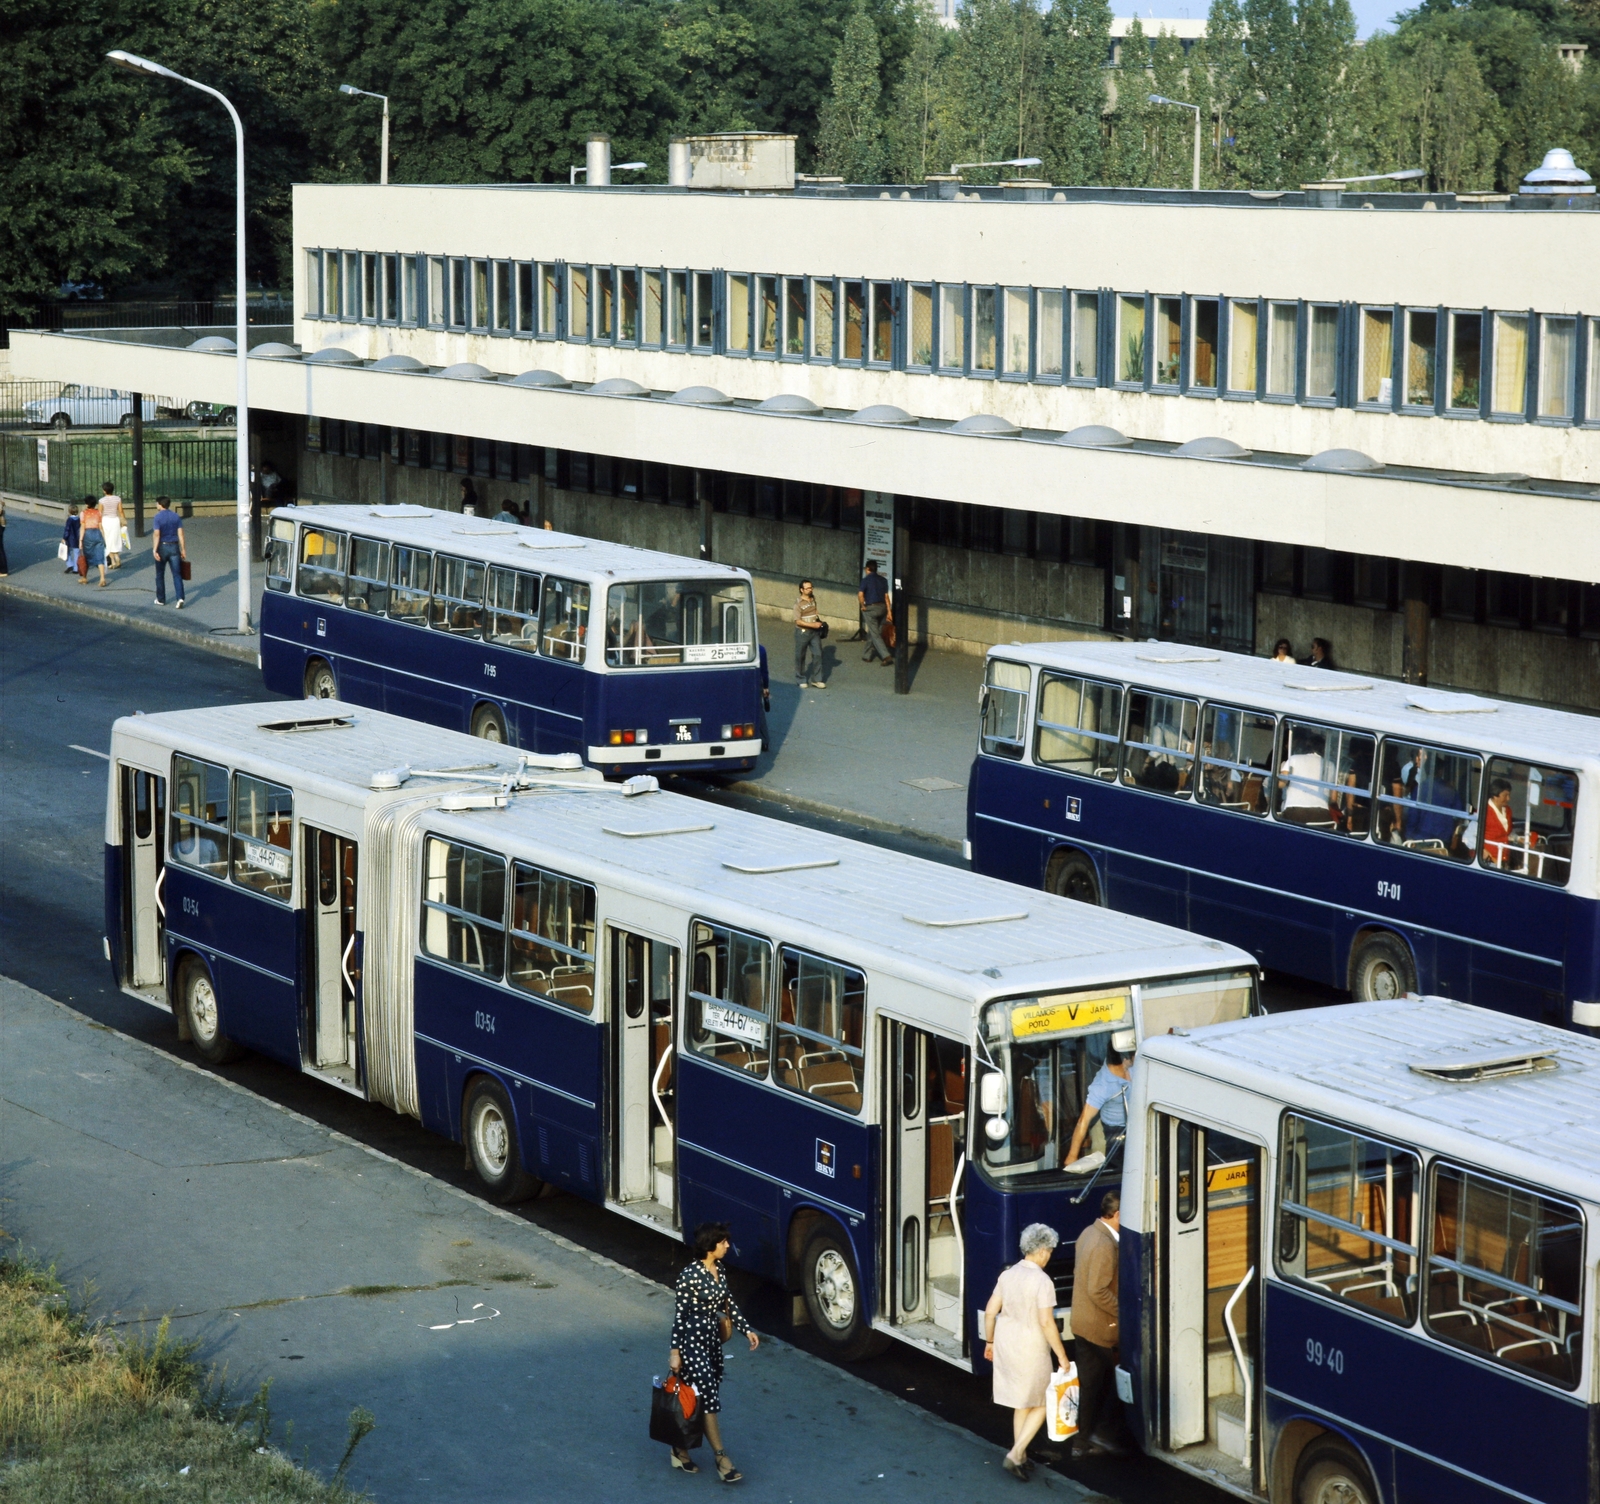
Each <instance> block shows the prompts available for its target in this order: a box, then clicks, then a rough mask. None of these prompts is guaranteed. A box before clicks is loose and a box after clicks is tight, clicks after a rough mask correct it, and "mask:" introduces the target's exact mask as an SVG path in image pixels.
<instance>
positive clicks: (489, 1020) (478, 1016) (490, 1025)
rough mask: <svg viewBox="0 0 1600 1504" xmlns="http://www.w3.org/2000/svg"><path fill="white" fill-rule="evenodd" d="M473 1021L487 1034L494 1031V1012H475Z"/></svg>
mask: <svg viewBox="0 0 1600 1504" xmlns="http://www.w3.org/2000/svg"><path fill="white" fill-rule="evenodd" d="M472 1022H473V1024H474V1025H475V1026H476V1027H477V1028H479V1029H482V1030H483V1032H484V1033H485V1034H493V1033H494V1014H492V1013H474V1014H473V1015H472Z"/></svg>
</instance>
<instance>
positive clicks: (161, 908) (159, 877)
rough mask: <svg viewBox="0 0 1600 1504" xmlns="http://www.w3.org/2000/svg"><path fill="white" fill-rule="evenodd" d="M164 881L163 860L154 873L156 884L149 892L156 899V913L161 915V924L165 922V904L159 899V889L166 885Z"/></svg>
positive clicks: (164, 866) (165, 878)
mask: <svg viewBox="0 0 1600 1504" xmlns="http://www.w3.org/2000/svg"><path fill="white" fill-rule="evenodd" d="M166 881H167V864H166V863H165V862H163V863H162V864H161V870H160V871H159V872H158V873H156V884H155V888H154V889H153V890H152V894H151V896H152V897H153V898H154V899H155V901H156V913H158V914H159V915H160V916H161V922H162V923H163V924H165V923H166V922H167V906H166V905H165V904H164V903H162V901H161V890H162V888H163V887H164V886H165V885H166Z"/></svg>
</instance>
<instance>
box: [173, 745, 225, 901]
mask: <svg viewBox="0 0 1600 1504" xmlns="http://www.w3.org/2000/svg"><path fill="white" fill-rule="evenodd" d="M170 808H171V810H172V817H171V818H172V829H171V831H170V834H169V842H168V844H169V848H170V850H171V853H172V859H173V860H174V861H175V862H182V863H183V865H184V866H186V867H195V868H198V869H199V870H200V871H201V872H209V873H210V874H211V875H212V876H213V877H220V878H223V879H224V880H226V878H227V876H228V770H227V769H226V768H223V767H218V766H217V764H216V763H211V762H200V761H198V760H196V759H195V758H192V757H184V756H182V755H181V754H180V755H179V756H176V757H174V758H173V759H172V796H171V800H170Z"/></svg>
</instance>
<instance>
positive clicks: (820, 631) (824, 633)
mask: <svg viewBox="0 0 1600 1504" xmlns="http://www.w3.org/2000/svg"><path fill="white" fill-rule="evenodd" d="M827 640H828V624H827V622H823V624H822V625H821V626H820V627H818V628H817V641H818V642H826V641H827Z"/></svg>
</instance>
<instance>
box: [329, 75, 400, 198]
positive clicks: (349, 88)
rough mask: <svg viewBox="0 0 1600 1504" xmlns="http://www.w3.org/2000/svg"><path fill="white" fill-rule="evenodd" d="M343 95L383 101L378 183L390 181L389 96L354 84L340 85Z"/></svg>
mask: <svg viewBox="0 0 1600 1504" xmlns="http://www.w3.org/2000/svg"><path fill="white" fill-rule="evenodd" d="M339 92H340V93H341V94H359V95H360V96H361V97H362V98H363V99H381V100H382V101H383V165H382V166H381V167H380V168H379V169H378V181H379V182H380V183H387V182H388V181H389V96H388V95H387V94H374V93H373V92H372V91H371V90H370V89H358V88H357V87H356V86H355V85H354V84H340V85H339Z"/></svg>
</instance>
